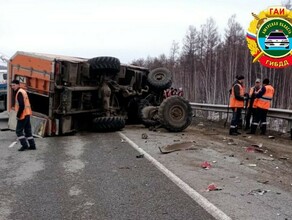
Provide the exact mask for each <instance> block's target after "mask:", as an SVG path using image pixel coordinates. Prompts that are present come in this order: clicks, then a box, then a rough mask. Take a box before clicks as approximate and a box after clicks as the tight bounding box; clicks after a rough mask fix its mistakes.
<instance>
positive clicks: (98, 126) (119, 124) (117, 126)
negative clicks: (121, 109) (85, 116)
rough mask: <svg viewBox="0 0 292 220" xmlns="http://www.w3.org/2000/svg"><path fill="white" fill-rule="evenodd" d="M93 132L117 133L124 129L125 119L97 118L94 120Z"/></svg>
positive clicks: (115, 117) (114, 117)
mask: <svg viewBox="0 0 292 220" xmlns="http://www.w3.org/2000/svg"><path fill="white" fill-rule="evenodd" d="M92 123H93V130H94V131H98V132H109V131H119V130H121V129H123V128H124V127H125V119H124V118H123V117H117V116H113V117H98V118H94V119H93V121H92Z"/></svg>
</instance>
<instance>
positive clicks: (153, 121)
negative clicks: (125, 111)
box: [142, 106, 160, 128]
mask: <svg viewBox="0 0 292 220" xmlns="http://www.w3.org/2000/svg"><path fill="white" fill-rule="evenodd" d="M142 124H143V125H144V126H145V127H146V128H149V127H153V126H157V125H159V124H160V122H159V120H158V107H156V106H146V107H144V108H143V109H142Z"/></svg>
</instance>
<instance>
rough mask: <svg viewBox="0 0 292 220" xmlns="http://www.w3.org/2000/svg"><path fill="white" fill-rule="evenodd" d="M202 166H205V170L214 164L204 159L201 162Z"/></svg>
mask: <svg viewBox="0 0 292 220" xmlns="http://www.w3.org/2000/svg"><path fill="white" fill-rule="evenodd" d="M201 167H202V168H204V169H205V170H209V169H210V168H211V167H212V165H211V164H210V163H209V162H208V161H204V162H203V163H201Z"/></svg>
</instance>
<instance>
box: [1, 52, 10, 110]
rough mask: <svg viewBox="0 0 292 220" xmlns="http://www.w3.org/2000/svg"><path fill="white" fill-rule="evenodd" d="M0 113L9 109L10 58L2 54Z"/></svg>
mask: <svg viewBox="0 0 292 220" xmlns="http://www.w3.org/2000/svg"><path fill="white" fill-rule="evenodd" d="M0 61H1V62H3V64H2V63H0V112H3V111H5V110H6V107H7V63H8V62H9V58H8V57H7V56H6V55H4V54H2V53H1V52H0Z"/></svg>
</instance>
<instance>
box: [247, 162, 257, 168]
mask: <svg viewBox="0 0 292 220" xmlns="http://www.w3.org/2000/svg"><path fill="white" fill-rule="evenodd" d="M247 166H249V167H256V166H257V165H256V164H255V163H250V164H247Z"/></svg>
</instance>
